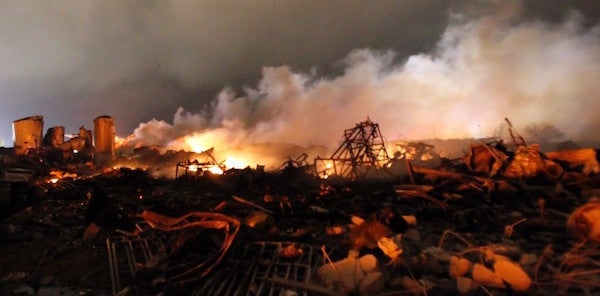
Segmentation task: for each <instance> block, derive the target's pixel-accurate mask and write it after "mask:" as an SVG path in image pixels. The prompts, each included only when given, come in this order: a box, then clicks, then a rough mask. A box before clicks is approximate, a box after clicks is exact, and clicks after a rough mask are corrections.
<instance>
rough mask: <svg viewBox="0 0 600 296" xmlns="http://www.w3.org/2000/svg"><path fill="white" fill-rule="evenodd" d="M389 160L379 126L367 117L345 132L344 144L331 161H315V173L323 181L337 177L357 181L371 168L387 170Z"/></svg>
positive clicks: (326, 159) (327, 159)
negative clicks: (333, 176) (330, 177)
mask: <svg viewBox="0 0 600 296" xmlns="http://www.w3.org/2000/svg"><path fill="white" fill-rule="evenodd" d="M390 161H391V159H390V157H389V156H388V154H387V150H386V149H385V142H384V140H383V137H382V136H381V131H380V130H379V124H377V123H373V122H371V120H370V119H369V118H367V120H366V121H363V122H360V123H357V124H356V126H355V127H354V128H351V129H346V130H344V142H343V143H342V144H341V145H340V147H339V148H338V149H337V150H336V151H335V152H334V153H333V154H332V156H331V157H330V158H320V157H317V158H315V171H316V173H317V176H318V177H321V178H327V177H328V176H330V175H337V176H340V177H343V178H350V179H357V178H363V177H365V176H366V175H367V174H368V173H369V171H370V170H371V169H382V168H386V167H387V166H388V165H389V163H390Z"/></svg>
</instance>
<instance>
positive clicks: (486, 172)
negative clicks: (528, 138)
mask: <svg viewBox="0 0 600 296" xmlns="http://www.w3.org/2000/svg"><path fill="white" fill-rule="evenodd" d="M31 119H32V120H31V122H29V121H28V120H25V121H26V122H27V124H25V126H26V127H27V128H24V129H25V130H27V129H29V128H30V127H29V126H31V129H32V130H34V131H35V133H34V132H29V133H24V134H23V135H21V136H22V137H21V136H20V138H19V139H20V142H19V146H20V147H19V149H20V150H19V153H24V154H23V155H22V156H24V157H25V156H26V157H30V156H32V155H37V156H40V155H42V156H44V155H45V156H46V157H47V156H48V155H50V154H48V153H47V151H56V150H60V151H61V156H62V151H69V150H72V149H73V148H75V147H78V148H79V147H82V146H78V144H79V143H84V145H83V149H82V150H81V151H84V150H86V149H88V148H89V147H91V146H87V144H85V143H86V139H90V140H91V139H92V136H91V135H90V134H89V133H88V131H87V130H85V129H82V130H80V134H79V135H78V136H77V137H73V138H72V139H71V140H73V139H74V138H78V139H77V140H75V141H73V142H72V143H70V144H69V146H68V149H66V150H63V149H62V148H60V147H62V146H63V145H64V144H65V143H67V142H69V141H66V142H63V143H60V138H61V137H60V134H61V129H60V128H57V129H56V131H54V130H52V132H50V130H49V132H48V133H47V135H46V137H44V138H43V139H42V138H41V133H39V130H41V129H39V126H40V122H39V120H40V118H31ZM113 124H114V123H113V122H112V121H111V120H110V119H109V118H105V117H101V120H99V124H98V126H99V127H96V125H95V129H103V130H102V133H97V134H98V136H94V137H93V138H94V142H95V143H96V146H98V145H100V146H102V147H101V149H98V147H96V150H95V151H94V153H93V155H94V156H96V155H100V153H102V156H101V157H100V158H101V159H99V160H95V161H100V160H101V161H105V160H106V159H111V158H112V157H113V155H114V154H113V153H114V152H113V151H114V150H111V149H112V148H111V147H113V145H114V141H112V142H111V140H110V135H111V133H113V134H114V127H112V125H113ZM19 125H20V124H19ZM42 126H43V125H42ZM33 127H34V128H33ZM106 135H109V137H108V138H104V137H105V136H106ZM82 140H83V141H82ZM37 143H42V144H41V145H40V144H37ZM59 143H60V144H59ZM15 146H17V145H16V144H15ZM21 147H26V148H25V149H23V148H21ZM49 147H53V148H49ZM395 148H396V152H395V153H394V154H393V155H392V156H391V157H390V155H389V154H388V150H387V149H386V143H385V141H384V139H383V136H382V134H381V131H380V130H379V125H378V124H376V123H374V122H372V121H370V120H368V119H367V120H366V121H364V122H360V123H358V124H356V125H355V126H354V127H353V128H350V129H347V130H345V131H344V134H343V142H342V144H341V145H340V146H339V148H338V149H337V150H335V151H334V153H333V154H332V155H331V157H329V158H319V157H317V158H316V159H315V162H314V164H309V163H308V161H307V158H308V156H307V155H306V154H301V155H300V156H298V157H296V158H292V157H290V158H289V159H288V160H286V161H285V162H284V163H283V164H282V166H281V167H279V169H278V170H275V171H264V170H261V169H256V170H253V169H244V170H233V171H231V172H228V173H225V174H222V175H221V174H211V173H207V172H209V170H210V169H211V168H215V169H216V168H218V169H220V170H223V167H222V162H219V161H218V160H217V159H215V158H214V157H213V155H212V153H211V152H212V150H208V151H204V152H203V153H200V154H194V155H192V154H182V153H179V154H175V153H170V154H169V153H165V154H160V153H158V151H156V150H155V149H152V148H148V147H145V148H138V150H137V153H138V154H139V155H144V156H145V157H146V159H150V158H157V159H158V158H161V157H162V158H165V157H167V158H170V159H171V160H174V161H175V162H174V163H176V165H173V166H172V167H169V168H168V169H170V170H172V171H174V172H175V175H176V177H177V178H173V179H159V178H154V177H153V176H151V175H149V172H148V171H146V170H140V169H127V168H112V167H111V168H108V169H103V170H95V171H91V172H89V173H88V174H87V175H84V174H79V175H77V174H76V175H73V174H67V173H66V172H57V171H54V172H53V173H52V174H50V173H48V174H47V175H44V176H36V175H35V173H34V171H33V170H31V171H27V170H20V169H16V168H14V167H12V168H11V169H10V170H9V169H6V168H5V169H4V170H3V176H5V177H4V178H5V179H6V178H11V179H13V180H17V179H18V180H20V181H19V182H20V183H22V184H36V185H34V187H35V188H44V189H45V191H43V192H42V193H39V194H38V195H39V196H38V197H37V198H36V200H32V201H31V204H30V205H29V208H28V210H21V211H17V212H16V213H14V214H13V215H12V216H10V217H7V218H5V219H3V220H2V223H1V224H0V238H1V239H2V240H3V242H6V243H4V244H2V245H0V251H1V252H3V253H8V252H11V251H12V252H14V255H13V256H4V258H3V259H2V260H3V261H2V262H0V263H2V264H0V276H2V285H0V292H2V293H3V294H11V293H12V294H18V293H21V294H26V293H29V292H30V291H33V292H31V293H39V294H44V293H46V294H51V293H55V294H60V293H62V294H63V295H71V294H73V295H75V294H77V295H87V294H111V295H163V294H176V295H394V294H414V295H455V294H476V293H488V294H507V293H513V292H517V293H522V294H527V295H529V294H531V295H537V294H543V293H554V292H557V291H558V293H562V294H585V293H587V294H594V293H598V292H599V291H600V285H599V284H598V282H599V279H600V272H598V269H597V266H598V264H597V262H598V261H599V260H600V256H599V254H600V252H599V251H600V248H599V247H598V242H600V235H599V233H600V225H599V224H598V221H600V219H598V218H597V217H600V214H599V213H600V202H598V201H597V200H596V199H594V198H593V197H595V196H600V195H599V194H600V179H598V176H599V173H600V165H599V163H598V155H597V151H596V150H595V149H592V148H581V149H570V150H561V151H552V152H543V151H541V150H540V149H539V147H538V146H536V145H535V144H528V143H526V142H525V141H524V140H523V139H522V138H521V137H520V136H518V135H516V132H515V134H514V136H513V139H512V143H505V142H503V141H488V142H476V143H472V144H471V145H470V146H469V149H468V150H467V151H466V152H465V155H464V156H463V157H461V158H458V159H452V160H449V159H444V158H443V157H440V156H439V155H436V151H435V147H433V146H431V145H428V144H424V143H419V142H406V143H402V144H397V145H396V147H395ZM36 151H38V152H36ZM37 156H36V157H37ZM71 157H75V155H71ZM183 157H185V158H187V160H181V159H180V158H183ZM156 163H160V161H156ZM400 166H401V167H402V170H398V167H400ZM334 176H335V178H334ZM41 177H43V180H44V181H43V182H40V183H36V182H38V181H39V180H40V178H41ZM51 178H52V179H51ZM51 180H54V181H51ZM37 184H39V185H37ZM15 188H17V187H15ZM10 191H11V192H8V191H6V190H4V191H3V192H2V193H3V194H12V193H14V194H18V195H20V196H23V198H27V197H31V196H35V194H32V192H30V191H28V190H24V189H23V188H19V189H14V190H12V189H11V190H10ZM48 242H51V243H48ZM17 249H18V250H21V252H15V251H14V250H17ZM22 250H26V251H27V252H22ZM9 257H10V258H9ZM82 266H83V267H86V269H89V268H87V267H89V266H98V268H95V269H94V270H92V271H84V268H83V267H82Z"/></svg>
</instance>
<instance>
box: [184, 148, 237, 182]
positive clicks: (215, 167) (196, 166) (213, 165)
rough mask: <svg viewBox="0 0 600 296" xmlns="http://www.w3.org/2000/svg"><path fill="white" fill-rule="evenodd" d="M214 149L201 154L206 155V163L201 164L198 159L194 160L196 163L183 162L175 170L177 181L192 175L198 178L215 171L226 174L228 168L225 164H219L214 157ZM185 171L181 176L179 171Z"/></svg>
mask: <svg viewBox="0 0 600 296" xmlns="http://www.w3.org/2000/svg"><path fill="white" fill-rule="evenodd" d="M213 150H214V148H210V149H208V150H206V151H202V152H200V154H201V155H204V158H205V159H204V161H203V162H199V161H198V159H194V161H190V160H189V159H188V160H187V161H182V162H179V163H178V164H177V167H176V168H175V179H178V178H179V177H182V176H188V175H192V176H194V177H197V176H199V175H201V174H204V173H205V172H210V173H214V172H215V171H220V173H219V174H222V173H223V172H225V170H226V167H225V166H224V165H223V162H218V161H217V160H216V159H215V158H214V156H213V155H212V152H213ZM180 168H181V169H182V170H183V174H181V175H180V173H179V169H180Z"/></svg>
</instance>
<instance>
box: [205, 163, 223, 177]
mask: <svg viewBox="0 0 600 296" xmlns="http://www.w3.org/2000/svg"><path fill="white" fill-rule="evenodd" d="M208 171H209V172H210V173H212V174H215V175H223V169H221V168H220V167H219V166H218V165H214V166H210V167H209V168H208Z"/></svg>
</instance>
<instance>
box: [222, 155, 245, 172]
mask: <svg viewBox="0 0 600 296" xmlns="http://www.w3.org/2000/svg"><path fill="white" fill-rule="evenodd" d="M248 165H249V162H248V161H246V160H244V159H241V158H239V157H233V156H228V157H227V158H226V159H225V167H226V168H228V169H243V168H246V167H248Z"/></svg>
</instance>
